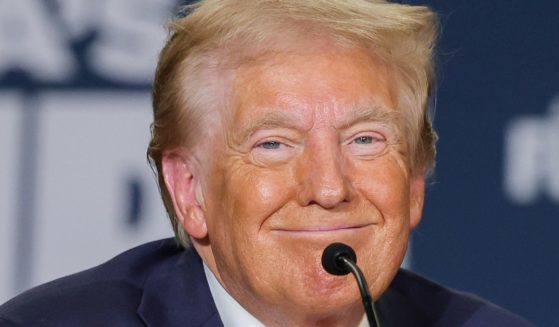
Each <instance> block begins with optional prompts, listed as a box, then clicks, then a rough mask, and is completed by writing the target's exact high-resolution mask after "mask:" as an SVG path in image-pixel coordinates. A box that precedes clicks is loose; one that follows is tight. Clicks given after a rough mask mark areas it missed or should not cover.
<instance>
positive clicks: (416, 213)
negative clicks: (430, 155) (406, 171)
mask: <svg viewBox="0 0 559 327" xmlns="http://www.w3.org/2000/svg"><path fill="white" fill-rule="evenodd" d="M424 172H425V170H424V169H423V168H420V169H416V170H414V171H412V175H411V180H410V228H411V229H414V228H415V227H416V226H417V225H418V224H419V222H420V221H421V216H422V214H423V203H424V200H425V173H424Z"/></svg>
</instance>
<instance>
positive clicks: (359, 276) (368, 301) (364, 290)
mask: <svg viewBox="0 0 559 327" xmlns="http://www.w3.org/2000/svg"><path fill="white" fill-rule="evenodd" d="M338 260H339V261H342V262H343V264H344V266H346V267H347V268H348V269H349V270H350V271H351V273H352V274H353V276H355V279H356V280H357V285H359V292H361V299H362V300H363V306H364V307H365V314H366V315H367V320H368V321H369V326H370V327H380V323H379V320H378V316H377V312H376V310H375V303H374V302H373V298H372V297H371V294H370V293H369V286H368V285H367V280H366V279H365V276H363V273H362V272H361V269H359V267H357V265H356V264H355V263H354V262H353V261H351V260H350V259H348V258H346V257H345V256H340V257H338Z"/></svg>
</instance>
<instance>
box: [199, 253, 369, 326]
mask: <svg viewBox="0 0 559 327" xmlns="http://www.w3.org/2000/svg"><path fill="white" fill-rule="evenodd" d="M204 273H205V274H206V279H207V280H208V285H209V286H210V292H211V293H212V297H213V299H214V302H215V306H216V307H217V312H219V316H220V317H221V321H222V322H223V325H224V326H225V327H245V326H247V327H264V324H262V323H261V322H260V321H259V320H258V319H256V318H255V317H254V316H253V315H251V314H250V313H249V312H248V311H246V310H245V308H243V307H242V306H241V305H240V304H239V302H237V301H236V300H235V299H234V298H233V297H232V296H231V295H229V293H228V292H227V291H226V290H225V288H223V286H222V285H221V284H220V283H219V282H218V280H217V278H215V276H214V274H213V272H212V271H211V270H210V269H209V268H208V266H206V263H204ZM366 318H367V317H366V316H363V319H361V322H360V323H359V325H358V327H369V323H368V322H367V319H366Z"/></svg>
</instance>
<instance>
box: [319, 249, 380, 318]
mask: <svg viewBox="0 0 559 327" xmlns="http://www.w3.org/2000/svg"><path fill="white" fill-rule="evenodd" d="M356 262H357V255H356V254H355V251H353V249H352V248H351V247H350V246H349V245H346V244H344V243H332V244H330V245H328V246H327V247H326V248H325V249H324V252H322V267H323V268H324V270H326V272H328V273H330V274H332V275H336V276H343V275H347V274H349V273H350V272H351V273H352V274H353V276H355V279H356V280H357V285H358V286H359V292H360V293H361V300H362V301H363V306H364V307H365V313H366V315H367V320H368V321H369V326H370V327H380V323H379V321H378V316H377V312H376V310H375V303H374V301H373V298H372V297H371V294H370V293H369V287H368V286H367V280H366V279H365V276H363V272H361V269H359V267H358V266H357V264H356Z"/></svg>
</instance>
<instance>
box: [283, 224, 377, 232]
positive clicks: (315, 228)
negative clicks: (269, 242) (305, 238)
mask: <svg viewBox="0 0 559 327" xmlns="http://www.w3.org/2000/svg"><path fill="white" fill-rule="evenodd" d="M370 225H373V223H360V224H348V223H344V224H335V225H331V224H323V225H311V226H297V227H277V228H273V229H272V230H275V231H283V232H331V231H338V230H349V229H357V228H363V227H367V226H370Z"/></svg>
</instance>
